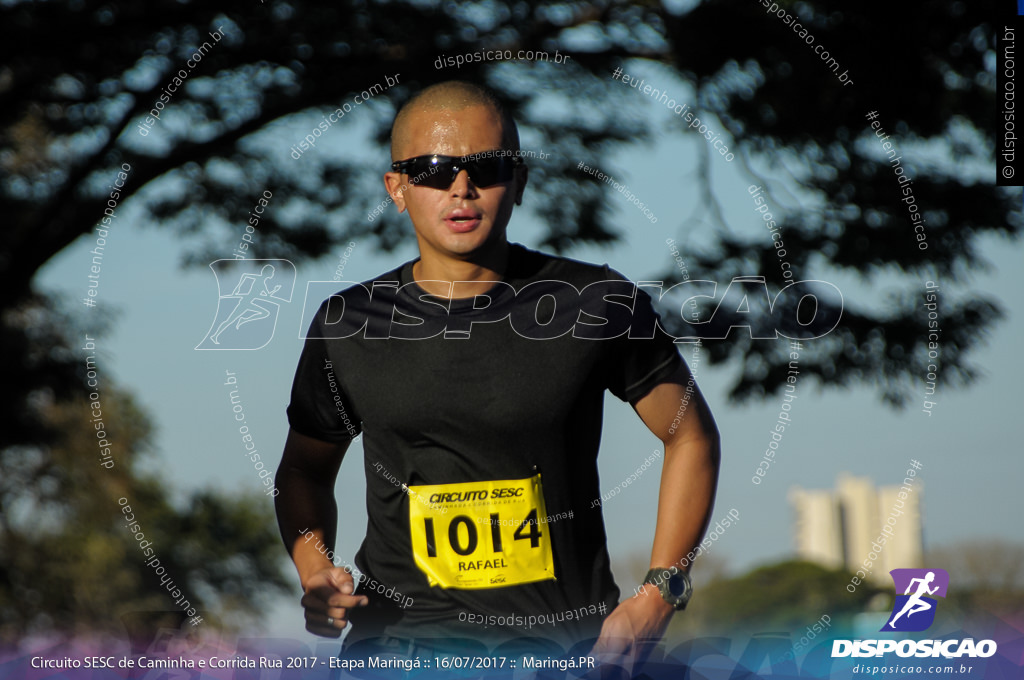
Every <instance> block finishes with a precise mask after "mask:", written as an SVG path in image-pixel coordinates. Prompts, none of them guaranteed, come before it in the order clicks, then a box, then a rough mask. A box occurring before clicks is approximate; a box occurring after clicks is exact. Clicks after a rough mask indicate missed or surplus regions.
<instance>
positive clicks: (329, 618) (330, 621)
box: [327, 616, 334, 626]
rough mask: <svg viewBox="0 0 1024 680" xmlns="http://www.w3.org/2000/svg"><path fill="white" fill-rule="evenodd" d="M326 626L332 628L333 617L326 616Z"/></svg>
mask: <svg viewBox="0 0 1024 680" xmlns="http://www.w3.org/2000/svg"><path fill="white" fill-rule="evenodd" d="M327 625H328V626H333V625H334V617H333V616H328V617H327Z"/></svg>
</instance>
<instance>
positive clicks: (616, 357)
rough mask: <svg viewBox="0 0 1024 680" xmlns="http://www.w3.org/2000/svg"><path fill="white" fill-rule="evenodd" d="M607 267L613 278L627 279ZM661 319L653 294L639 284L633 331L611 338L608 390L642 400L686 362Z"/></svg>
mask: <svg viewBox="0 0 1024 680" xmlns="http://www.w3.org/2000/svg"><path fill="white" fill-rule="evenodd" d="M607 271H608V273H609V278H610V279H612V278H614V279H622V280H626V279H625V278H624V277H623V276H622V275H621V274H619V273H618V272H616V271H614V270H612V269H607ZM659 320H660V317H659V316H658V313H657V312H656V311H654V305H653V304H652V302H651V296H650V295H648V294H647V293H646V292H645V291H643V290H642V289H640V288H637V290H636V297H635V299H634V302H633V317H632V322H631V324H630V332H629V333H624V334H622V335H621V336H619V337H617V338H615V339H614V340H612V342H611V348H610V350H609V355H608V358H607V362H606V364H605V365H606V367H607V375H608V383H607V387H608V390H609V391H610V392H611V393H612V394H614V395H615V396H616V397H618V398H619V399H621V400H622V401H627V402H629V403H630V404H635V403H636V402H638V401H640V400H641V399H642V398H643V397H644V396H646V395H647V393H648V392H650V391H651V390H652V389H654V388H655V387H656V386H658V385H660V384H661V383H663V382H665V381H666V380H667V379H668V378H669V377H671V376H672V375H673V374H674V373H675V372H676V371H677V370H678V369H679V366H680V365H681V364H682V363H683V358H682V357H681V356H680V355H679V350H678V349H676V346H675V338H673V337H672V336H671V335H669V334H668V333H666V332H665V331H664V329H662V327H661V324H660V323H659ZM631 335H632V336H634V337H630V336H631ZM652 335H653V337H651V336H652ZM645 336H647V337H645Z"/></svg>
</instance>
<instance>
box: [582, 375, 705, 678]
mask: <svg viewBox="0 0 1024 680" xmlns="http://www.w3.org/2000/svg"><path fill="white" fill-rule="evenodd" d="M690 377H691V376H690V371H689V369H687V368H686V366H685V365H682V366H680V369H679V371H677V372H676V374H675V375H673V376H672V377H671V378H670V379H669V380H668V381H666V382H664V383H661V384H660V385H658V386H657V387H655V388H654V389H653V390H651V391H650V392H649V393H648V394H647V395H646V396H644V397H643V398H642V399H640V401H638V402H637V403H636V404H635V405H634V408H635V410H636V412H637V414H638V415H639V416H640V418H641V419H642V420H643V421H644V424H646V425H647V427H648V429H650V430H651V432H653V433H654V434H655V435H656V436H657V437H658V438H659V439H661V441H662V443H663V444H664V446H665V462H664V467H663V468H662V472H661V488H660V491H659V495H658V519H657V525H656V527H655V531H654V547H653V548H652V550H651V562H650V565H651V568H652V569H653V568H657V567H668V566H672V565H675V566H677V567H680V568H682V569H683V570H686V571H688V570H689V567H690V564H689V561H685V560H684V558H685V556H686V555H687V554H688V553H689V552H691V551H693V550H695V549H696V547H697V545H699V544H700V541H701V538H702V537H703V535H704V531H705V530H706V529H707V526H708V523H709V522H710V518H711V509H712V506H713V505H714V500H715V489H716V487H717V485H718V467H719V461H720V458H721V447H720V440H719V435H718V428H717V427H716V426H715V422H714V418H713V417H712V416H711V410H710V409H709V408H708V405H707V402H706V401H705V400H704V396H703V395H702V394H701V393H700V390H699V389H698V388H697V385H696V383H694V384H693V385H692V387H691V388H690V389H691V390H692V391H691V392H689V393H687V391H686V389H687V382H688V380H689V379H690ZM684 406H685V408H683V407H684ZM684 564H685V566H683V565H684ZM640 593H642V594H644V595H647V597H631V598H629V599H627V600H626V601H624V602H622V603H620V604H619V606H618V607H616V608H615V609H614V610H613V611H612V612H611V614H609V615H608V618H607V619H606V620H605V624H604V626H603V627H602V628H601V637H600V638H599V639H598V642H597V644H596V645H595V647H594V653H596V654H602V655H609V656H612V657H618V659H619V661H620V662H625V663H626V664H627V666H631V665H633V664H634V663H640V662H642V661H643V658H644V656H645V655H646V653H648V652H649V649H644V648H641V647H639V646H638V645H639V644H640V643H641V642H642V641H647V640H654V639H660V638H661V636H662V635H664V632H665V628H667V627H668V623H669V620H670V619H671V616H672V613H673V609H672V607H671V606H670V605H669V604H668V603H667V602H665V600H664V599H663V598H662V597H661V593H660V592H659V591H658V588H657V586H655V585H652V584H648V585H646V586H644V588H643V589H642V590H641V591H640ZM630 657H631V658H632V663H630V662H629V661H626V659H627V658H630Z"/></svg>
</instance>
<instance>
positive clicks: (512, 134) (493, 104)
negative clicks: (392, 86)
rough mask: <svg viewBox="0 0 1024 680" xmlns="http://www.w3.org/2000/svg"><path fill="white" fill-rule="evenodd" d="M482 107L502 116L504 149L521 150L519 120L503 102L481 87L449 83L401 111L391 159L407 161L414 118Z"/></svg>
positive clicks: (421, 94)
mask: <svg viewBox="0 0 1024 680" xmlns="http://www.w3.org/2000/svg"><path fill="white" fill-rule="evenodd" d="M478 106H486V107H490V108H491V109H492V110H493V111H494V112H495V113H497V114H498V118H499V121H500V123H499V124H500V125H501V132H502V135H501V139H502V141H501V145H502V147H503V148H505V149H510V150H513V151H518V150H519V131H518V130H517V128H516V123H515V120H513V119H512V116H511V115H510V114H509V113H508V112H507V111H506V110H505V108H504V107H503V106H502V104H501V101H500V100H498V98H497V97H495V96H494V94H492V93H491V92H489V91H488V90H487V89H486V88H483V87H480V86H479V85H475V84H473V83H468V82H465V81H461V80H449V81H446V82H443V83H437V84H436V85H431V86H430V87H428V88H425V89H424V90H422V91H420V92H419V93H418V94H416V95H414V96H413V97H412V99H410V100H409V101H407V102H406V103H405V105H403V106H402V108H401V109H399V111H398V114H397V115H396V116H395V121H394V123H392V125H391V160H402V159H403V154H404V153H405V152H404V151H403V149H405V148H408V146H409V143H410V139H411V135H412V132H411V130H410V125H409V121H410V119H411V118H412V117H413V116H414V115H416V114H423V115H430V114H432V113H437V112H441V111H450V112H458V111H462V110H463V109H468V108H472V107H478Z"/></svg>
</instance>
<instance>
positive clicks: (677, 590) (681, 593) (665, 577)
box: [643, 567, 693, 610]
mask: <svg viewBox="0 0 1024 680" xmlns="http://www.w3.org/2000/svg"><path fill="white" fill-rule="evenodd" d="M643 582H644V583H652V584H654V585H656V586H658V590H659V591H660V592H661V597H662V598H664V600H665V602H668V603H669V604H670V605H672V608H673V609H676V610H681V609H686V604H687V603H688V602H689V601H690V596H691V595H693V584H692V583H690V575H689V574H687V573H686V572H685V571H681V570H680V569H679V568H678V567H662V568H660V569H651V570H650V571H649V572H647V576H646V577H645V578H644V581H643Z"/></svg>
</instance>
